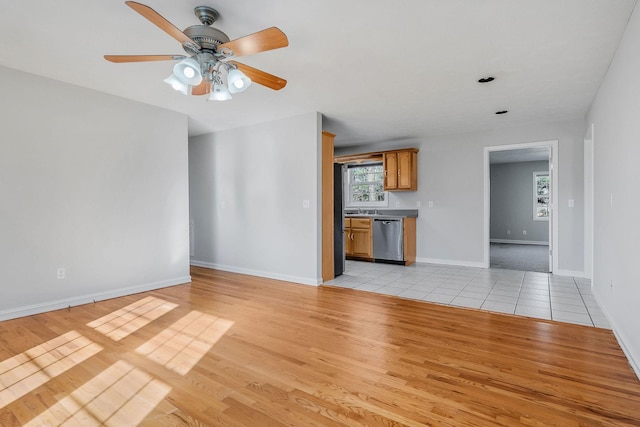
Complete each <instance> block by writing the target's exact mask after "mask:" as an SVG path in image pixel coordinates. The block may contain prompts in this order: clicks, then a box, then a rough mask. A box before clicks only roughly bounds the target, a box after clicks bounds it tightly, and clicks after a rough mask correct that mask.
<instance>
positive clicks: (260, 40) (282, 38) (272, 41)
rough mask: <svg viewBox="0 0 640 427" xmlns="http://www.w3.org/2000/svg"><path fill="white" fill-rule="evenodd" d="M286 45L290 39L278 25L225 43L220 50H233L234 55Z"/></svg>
mask: <svg viewBox="0 0 640 427" xmlns="http://www.w3.org/2000/svg"><path fill="white" fill-rule="evenodd" d="M285 46H289V39H287V36H286V34H285V33H283V32H282V31H280V29H279V28H277V27H271V28H267V29H266V30H262V31H258V32H257V33H253V34H249V35H248V36H244V37H240V38H239V39H235V40H231V41H230V42H227V43H223V44H221V45H220V46H218V52H221V53H223V54H226V53H227V52H228V51H231V52H232V53H233V55H232V56H245V55H252V54H254V53H258V52H264V51H266V50H271V49H278V48H281V47H285Z"/></svg>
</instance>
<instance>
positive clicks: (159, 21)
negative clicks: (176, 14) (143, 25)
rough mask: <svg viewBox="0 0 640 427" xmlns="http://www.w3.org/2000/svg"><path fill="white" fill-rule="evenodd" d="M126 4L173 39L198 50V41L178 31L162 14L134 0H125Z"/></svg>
mask: <svg viewBox="0 0 640 427" xmlns="http://www.w3.org/2000/svg"><path fill="white" fill-rule="evenodd" d="M125 3H126V5H127V6H129V7H130V8H131V9H133V10H135V11H136V12H138V13H139V14H140V15H142V16H144V17H145V18H147V19H148V20H149V21H151V22H152V23H153V24H155V25H157V26H158V27H159V28H160V29H161V30H162V31H164V32H165V33H167V34H169V35H170V36H171V37H173V38H174V39H176V40H178V41H179V42H180V43H189V44H190V45H193V47H194V48H196V49H197V50H200V45H198V43H196V42H194V41H193V40H191V38H190V37H188V36H187V35H186V34H185V33H183V32H182V31H180V30H179V29H178V28H177V27H176V26H175V25H173V24H172V23H171V22H169V21H167V20H166V19H165V18H164V17H163V16H162V15H160V14H159V13H158V12H156V11H155V10H153V9H151V8H150V7H149V6H146V5H144V4H141V3H137V2H135V1H125Z"/></svg>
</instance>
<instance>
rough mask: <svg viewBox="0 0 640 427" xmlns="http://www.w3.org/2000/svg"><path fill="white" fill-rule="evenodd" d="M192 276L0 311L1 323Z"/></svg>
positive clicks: (164, 285) (157, 287)
mask: <svg viewBox="0 0 640 427" xmlns="http://www.w3.org/2000/svg"><path fill="white" fill-rule="evenodd" d="M190 281H191V276H183V277H176V278H174V279H169V280H162V281H159V282H152V283H143V284H140V285H135V286H128V287H126V288H118V289H114V290H111V291H107V292H97V293H93V294H87V295H83V296H79V297H73V298H64V299H59V300H55V301H49V302H46V303H40V304H33V305H27V306H24V307H16V308H11V309H8V310H2V311H0V321H3V320H9V319H16V318H18V317H25V316H32V315H34V314H40V313H45V312H47V311H53V310H60V309H62V308H67V307H74V306H77V305H82V304H89V303H92V302H95V301H103V300H107V299H111V298H117V297H122V296H126V295H132V294H137V293H140V292H147V291H153V290H155V289H161V288H166V287H169V286H174V285H181V284H183V283H189V282H190Z"/></svg>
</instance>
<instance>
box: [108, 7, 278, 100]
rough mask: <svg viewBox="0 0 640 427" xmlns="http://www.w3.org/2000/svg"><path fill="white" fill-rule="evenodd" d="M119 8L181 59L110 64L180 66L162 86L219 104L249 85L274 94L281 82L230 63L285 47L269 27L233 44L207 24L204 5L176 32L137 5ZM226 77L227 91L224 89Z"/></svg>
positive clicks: (137, 58) (211, 15)
mask: <svg viewBox="0 0 640 427" xmlns="http://www.w3.org/2000/svg"><path fill="white" fill-rule="evenodd" d="M125 4H126V5H127V6H129V7H131V8H132V9H133V10H135V11H136V12H138V13H139V14H140V15H142V16H144V17H145V18H147V19H148V20H149V21H151V22H152V23H153V24H155V25H157V26H158V27H159V28H160V29H161V30H163V31H164V32H166V33H167V34H169V35H170V36H171V37H173V38H174V39H176V40H178V41H179V42H180V43H181V44H182V48H183V49H184V51H185V52H186V53H187V54H188V56H186V55H105V56H104V59H106V60H107V61H111V62H116V63H122V62H145V61H180V62H178V63H176V64H175V65H174V67H173V73H172V74H171V75H170V76H169V77H167V78H166V79H165V80H164V81H165V83H167V84H169V85H171V86H172V87H173V88H174V89H176V90H178V91H180V92H182V93H183V94H185V95H209V97H208V99H210V100H214V101H225V100H227V99H231V94H232V93H239V92H243V91H244V90H246V89H247V87H249V85H250V84H251V82H252V81H254V82H256V83H258V84H261V85H263V86H265V87H268V88H270V89H273V90H280V89H282V88H283V87H285V86H286V84H287V81H286V80H284V79H282V78H280V77H277V76H274V75H272V74H269V73H266V72H264V71H262V70H258V69H256V68H253V67H250V66H248V65H245V64H241V63H239V62H236V61H233V60H232V58H234V57H237V56H245V55H252V54H254V53H259V52H264V51H267V50H272V49H278V48H281V47H285V46H288V45H289V40H288V39H287V36H286V35H285V34H284V33H283V32H282V31H281V30H280V29H278V28H276V27H271V28H267V29H265V30H262V31H258V32H257V33H253V34H249V35H248V36H244V37H240V38H239V39H235V40H230V39H229V37H228V36H227V35H226V34H225V33H223V32H222V31H220V30H218V29H217V28H213V27H211V26H210V25H211V24H213V23H214V22H215V21H216V20H217V19H218V18H219V16H220V14H219V13H218V11H216V10H215V9H213V8H211V7H208V6H197V7H196V8H195V9H194V13H195V15H196V16H197V17H198V19H199V20H200V22H201V23H202V24H201V25H192V26H191V27H188V28H186V29H185V30H184V31H180V30H179V29H178V28H177V27H176V26H175V25H173V24H172V23H171V22H169V21H168V20H166V19H165V18H163V17H162V16H161V15H160V14H159V13H158V12H156V11H155V10H153V9H152V8H150V7H149V6H146V5H144V4H141V3H137V2H134V1H125ZM224 74H226V77H227V79H226V80H227V85H228V88H227V87H226V86H225V85H224V82H223V81H224V80H223V75H224Z"/></svg>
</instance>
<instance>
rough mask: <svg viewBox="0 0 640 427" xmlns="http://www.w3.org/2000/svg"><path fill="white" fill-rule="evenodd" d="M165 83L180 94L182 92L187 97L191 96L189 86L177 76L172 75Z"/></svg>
mask: <svg viewBox="0 0 640 427" xmlns="http://www.w3.org/2000/svg"><path fill="white" fill-rule="evenodd" d="M164 82H165V83H166V84H168V85H169V86H171V87H172V88H174V89H175V90H177V91H178V92H182V93H183V94H185V95H188V94H189V85H187V84H186V83H183V82H181V81H180V79H178V78H177V77H176V76H175V75H173V74H171V75H170V76H169V77H167V78H166V79H164Z"/></svg>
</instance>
